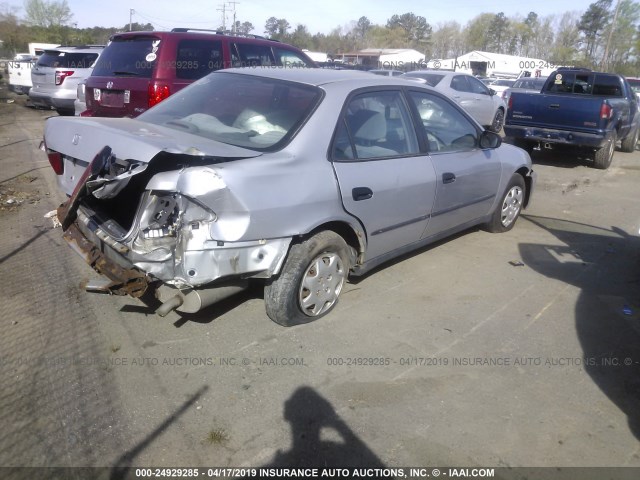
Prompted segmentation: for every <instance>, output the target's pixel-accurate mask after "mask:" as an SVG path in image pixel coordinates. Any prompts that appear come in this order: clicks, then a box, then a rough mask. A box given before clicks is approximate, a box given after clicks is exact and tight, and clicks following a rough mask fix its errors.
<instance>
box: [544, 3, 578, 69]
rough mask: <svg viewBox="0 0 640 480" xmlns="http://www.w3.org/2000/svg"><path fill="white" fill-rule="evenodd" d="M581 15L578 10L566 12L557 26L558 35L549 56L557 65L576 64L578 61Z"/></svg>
mask: <svg viewBox="0 0 640 480" xmlns="http://www.w3.org/2000/svg"><path fill="white" fill-rule="evenodd" d="M578 23H580V17H579V15H578V13H577V12H566V13H564V14H563V15H562V16H561V17H560V19H559V21H558V24H557V25H556V27H555V31H556V36H555V40H554V43H553V47H552V49H551V52H550V56H549V57H548V59H549V61H551V62H552V63H555V64H556V65H574V64H575V63H576V62H577V61H578V56H577V51H578V46H579V45H580V30H579V29H578Z"/></svg>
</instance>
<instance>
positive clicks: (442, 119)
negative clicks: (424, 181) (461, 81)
mask: <svg viewBox="0 0 640 480" xmlns="http://www.w3.org/2000/svg"><path fill="white" fill-rule="evenodd" d="M409 98H410V100H411V102H412V104H413V106H415V108H416V110H417V116H418V117H419V118H420V120H421V124H422V128H423V132H422V133H423V134H424V137H425V138H426V141H427V146H428V149H429V153H430V156H431V163H432V164H433V168H434V170H435V174H436V180H437V182H436V198H435V202H434V205H433V210H432V212H431V220H430V221H429V223H428V225H427V226H426V228H425V230H424V232H423V234H422V237H423V238H426V237H431V236H434V235H438V234H440V233H443V232H446V231H450V230H455V229H458V228H459V227H461V226H464V225H468V224H469V225H470V224H471V223H474V222H476V221H477V220H478V219H481V218H483V217H485V216H486V215H487V214H488V213H489V211H490V209H491V207H492V205H493V203H494V201H495V197H496V195H497V193H498V191H497V190H498V186H499V184H500V174H501V164H500V161H499V160H498V157H497V156H496V155H495V152H494V151H493V150H482V149H481V148H480V147H479V137H480V133H481V132H480V131H479V130H478V128H477V126H476V125H475V124H474V123H473V122H472V121H471V120H469V119H468V118H467V117H466V116H465V115H464V113H463V112H461V111H460V110H459V109H458V108H457V107H456V106H455V105H454V104H452V103H451V102H450V101H449V100H448V99H446V98H444V97H442V96H440V95H436V94H433V93H431V92H424V91H410V92H409Z"/></svg>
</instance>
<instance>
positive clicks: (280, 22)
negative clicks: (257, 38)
mask: <svg viewBox="0 0 640 480" xmlns="http://www.w3.org/2000/svg"><path fill="white" fill-rule="evenodd" d="M290 28H291V25H290V24H289V22H288V21H287V20H285V19H284V18H276V17H270V18H269V19H268V20H267V22H266V23H265V25H264V33H266V34H267V36H268V37H269V38H273V39H276V40H285V39H286V37H287V31H288V30H289V29H290Z"/></svg>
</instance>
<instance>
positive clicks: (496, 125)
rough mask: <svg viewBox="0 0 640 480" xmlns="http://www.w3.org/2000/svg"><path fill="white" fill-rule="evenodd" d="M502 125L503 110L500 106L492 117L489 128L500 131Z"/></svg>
mask: <svg viewBox="0 0 640 480" xmlns="http://www.w3.org/2000/svg"><path fill="white" fill-rule="evenodd" d="M503 125H504V111H503V110H502V109H501V108H499V109H498V111H497V112H496V114H495V116H494V117H493V122H492V123H491V130H492V131H494V132H496V133H500V130H502V126H503Z"/></svg>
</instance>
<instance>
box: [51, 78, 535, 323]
mask: <svg viewBox="0 0 640 480" xmlns="http://www.w3.org/2000/svg"><path fill="white" fill-rule="evenodd" d="M45 149H46V152H47V155H48V157H49V161H50V162H51V165H52V166H53V168H54V170H55V172H56V174H57V175H58V183H59V185H60V187H61V188H62V189H63V190H64V191H65V192H66V193H67V194H68V195H69V196H70V198H69V200H68V201H67V202H66V203H65V204H63V205H62V206H61V207H60V208H59V209H58V217H59V219H60V221H61V223H62V226H63V230H64V238H65V240H66V241H67V242H68V243H69V244H70V245H71V246H72V247H73V249H74V250H75V251H76V252H77V253H79V254H80V255H81V256H82V257H84V259H85V260H86V261H87V263H89V265H91V267H93V269H94V270H96V271H97V272H99V273H100V274H102V275H103V277H104V280H102V281H94V282H92V283H91V284H89V285H88V287H87V289H88V290H90V291H98V292H104V293H112V294H118V295H127V294H128V295H131V296H133V297H140V296H142V295H143V294H144V293H145V292H147V291H154V292H155V295H156V296H157V298H158V299H160V301H161V302H162V305H161V306H160V308H159V309H158V313H159V314H160V315H166V314H167V313H168V312H170V311H172V310H174V309H176V310H178V311H181V312H196V311H198V310H200V309H202V308H203V307H206V306H208V305H212V304H214V303H215V302H217V301H218V300H220V299H222V298H225V297H227V296H229V295H232V294H234V293H236V292H238V291H240V290H242V289H243V288H245V287H246V286H247V283H248V281H250V280H255V279H259V280H260V281H262V282H264V285H265V293H264V298H265V304H266V311H267V314H268V316H269V317H270V318H271V319H273V320H274V321H275V322H277V323H279V324H281V325H285V326H289V325H296V324H300V323H306V322H309V321H311V320H315V319H317V318H319V317H321V316H323V315H325V314H327V313H328V312H329V311H331V309H333V308H334V307H335V305H336V303H337V301H338V297H339V295H340V292H341V291H342V288H343V286H344V283H345V281H346V280H347V278H348V276H349V275H361V274H363V273H365V272H366V271H368V270H370V269H371V268H373V267H375V266H377V265H380V264H381V263H383V262H385V261H387V260H389V259H391V258H394V257H397V256H398V255H401V254H403V253H406V252H408V251H410V250H414V249H416V248H420V247H422V246H424V245H426V244H428V243H431V242H434V241H436V240H439V239H441V238H443V237H445V236H447V235H451V234H453V233H455V232H459V231H461V230H464V229H467V228H469V227H471V226H474V225H480V224H482V225H485V226H486V228H487V229H488V230H490V231H494V232H504V231H507V230H510V229H511V228H512V227H513V226H514V223H515V222H516V219H517V218H518V216H519V214H520V212H521V210H522V208H525V207H526V206H527V203H528V201H529V199H530V197H531V192H532V190H533V187H534V184H535V175H534V172H533V170H532V168H531V160H530V158H529V156H528V155H527V153H526V152H525V151H523V150H520V149H518V148H515V147H512V146H510V145H506V144H501V139H500V137H499V136H498V135H496V134H495V133H492V132H489V131H485V130H483V128H482V127H480V125H478V123H477V122H476V121H475V120H473V119H472V118H471V117H470V116H469V115H468V114H467V113H465V112H464V111H463V110H462V109H461V108H459V107H458V106H457V105H456V104H455V103H454V102H452V101H451V100H449V99H448V98H447V97H445V96H444V95H442V94H440V93H438V92H436V91H434V90H432V89H431V88H430V87H428V86H423V85H421V84H417V83H414V82H409V81H406V80H398V79H397V78H392V77H388V78H387V77H380V76H375V75H370V74H368V73H364V72H355V71H333V70H321V69H291V68H278V69H270V68H257V69H230V70H224V71H219V72H215V73H213V74H211V75H209V76H207V77H205V78H203V79H202V80H199V81H198V82H196V83H194V84H193V85H191V86H189V87H187V88H185V89H184V90H181V91H180V92H178V93H176V94H174V95H173V96H172V97H170V98H168V99H167V100H165V101H164V102H162V103H160V104H158V105H157V106H155V107H154V108H152V109H150V110H148V111H147V112H145V113H144V114H142V115H140V116H139V117H137V118H136V119H128V118H123V119H114V118H62V117H57V118H51V119H49V120H48V121H47V124H46V128H45Z"/></svg>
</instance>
